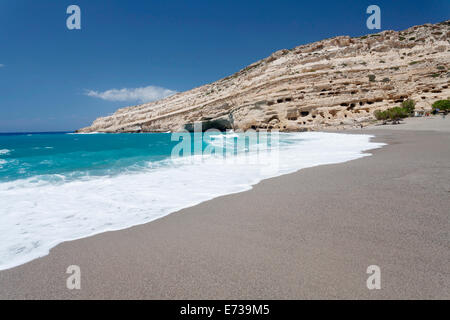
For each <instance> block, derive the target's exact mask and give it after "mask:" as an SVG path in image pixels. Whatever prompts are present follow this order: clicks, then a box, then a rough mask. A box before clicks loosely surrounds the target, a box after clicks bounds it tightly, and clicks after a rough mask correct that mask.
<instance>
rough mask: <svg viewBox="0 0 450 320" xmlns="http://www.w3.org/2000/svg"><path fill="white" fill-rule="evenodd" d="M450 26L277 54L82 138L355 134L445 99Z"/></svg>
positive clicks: (119, 116) (123, 115)
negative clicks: (351, 130)
mask: <svg viewBox="0 0 450 320" xmlns="http://www.w3.org/2000/svg"><path fill="white" fill-rule="evenodd" d="M449 64H450V20H448V21H445V22H441V23H438V24H425V25H421V26H414V27H411V28H409V29H407V30H404V31H399V32H396V31H391V30H388V31H383V32H380V33H377V34H371V35H367V36H362V37H358V38H350V37H348V36H340V37H335V38H331V39H326V40H322V41H318V42H314V43H311V44H307V45H302V46H298V47H295V48H293V49H291V50H286V49H284V50H280V51H277V52H275V53H273V54H272V55H271V56H269V57H267V58H265V59H263V60H260V61H258V62H255V63H253V64H251V65H250V66H248V67H246V68H244V69H242V70H241V71H239V72H237V73H235V74H233V75H231V76H229V77H226V78H224V79H221V80H218V81H216V82H213V83H211V84H207V85H204V86H201V87H198V88H195V89H192V90H189V91H186V92H181V93H177V94H175V95H172V96H170V97H168V98H165V99H163V100H159V101H154V102H151V103H145V104H141V105H137V106H131V107H126V108H122V109H119V110H117V111H116V112H115V113H114V114H113V115H111V116H107V117H102V118H98V119H97V120H95V121H94V122H93V123H92V125H91V126H90V127H86V128H83V129H80V130H78V131H77V132H80V133H87V132H166V131H179V130H183V129H187V130H192V128H193V123H194V122H196V121H201V122H202V123H203V129H205V130H206V129H209V128H217V129H219V130H226V129H234V130H237V131H238V130H247V129H250V128H252V129H269V130H270V129H278V130H280V131H304V130H325V129H327V128H333V129H340V128H348V127H354V126H359V125H361V124H364V123H368V122H370V121H372V120H373V119H374V116H373V112H374V111H375V110H384V109H387V108H391V107H393V106H397V105H399V104H400V103H401V102H402V101H403V100H405V99H414V100H415V101H416V109H422V110H427V109H431V104H432V103H433V102H434V101H435V100H438V99H446V98H447V97H449V96H450V89H449V87H448V86H449V82H450V70H449Z"/></svg>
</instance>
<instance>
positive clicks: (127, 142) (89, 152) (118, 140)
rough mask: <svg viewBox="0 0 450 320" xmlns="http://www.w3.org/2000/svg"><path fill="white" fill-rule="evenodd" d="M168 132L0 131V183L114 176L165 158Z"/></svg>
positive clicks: (171, 144) (168, 150)
mask: <svg viewBox="0 0 450 320" xmlns="http://www.w3.org/2000/svg"><path fill="white" fill-rule="evenodd" d="M177 143H178V141H171V135H170V134H169V133H148V134H70V133H25V134H0V159H1V160H2V161H1V162H0V182H5V181H11V180H16V179H23V178H30V177H33V176H42V175H48V176H49V177H50V176H51V175H55V174H58V176H56V177H55V179H60V178H61V177H63V176H64V177H65V178H66V179H76V178H80V177H82V176H101V175H114V174H119V173H122V172H126V171H135V170H140V169H142V168H145V167H147V166H148V163H149V162H157V161H161V160H164V159H167V158H169V157H170V155H171V151H172V149H173V147H174V146H175V145H176V144H177Z"/></svg>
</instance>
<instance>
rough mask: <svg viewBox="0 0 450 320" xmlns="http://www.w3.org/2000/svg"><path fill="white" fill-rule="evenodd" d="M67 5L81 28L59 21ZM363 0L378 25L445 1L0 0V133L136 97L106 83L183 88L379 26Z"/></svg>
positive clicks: (77, 121) (444, 10) (430, 15)
mask: <svg viewBox="0 0 450 320" xmlns="http://www.w3.org/2000/svg"><path fill="white" fill-rule="evenodd" d="M71 4H76V5H78V6H79V7H80V8H81V20H82V21H81V27H82V29H81V30H68V29H67V28H66V19H67V17H68V16H69V15H68V14H66V9H67V7H68V6H69V5H71ZM370 4H377V5H378V6H380V8H381V28H382V30H387V29H394V30H401V29H405V28H408V27H410V26H412V25H417V24H423V23H428V22H430V23H436V22H440V21H444V20H447V19H449V13H450V1H448V0H442V1H433V0H428V1H413V0H409V1H406V0H396V1H392V0H391V1H356V0H345V1H300V0H293V1H283V0H278V1H263V0H259V1H245V0H240V1H234V0H223V1H216V0H205V1H203V0H201V1H200V0H189V1H181V0H179V1H171V0H161V1H153V0H147V1H132V0H129V1H125V0H120V1H119V0H108V1H106V0H105V1H100V0H71V1H65V0H39V1H34V0H33V1H32V0H29V1H25V0H0V43H1V45H0V132H17V131H64V130H74V129H77V128H79V127H83V126H86V125H89V124H90V123H91V121H92V120H94V119H95V118H96V117H98V116H102V115H107V114H110V113H112V112H114V111H115V110H116V109H117V108H119V107H122V106H127V105H134V104H138V103H139V102H140V101H139V100H138V99H137V98H136V97H139V94H140V91H138V92H137V96H136V95H135V96H132V97H131V98H130V99H129V100H127V101H125V100H124V99H125V98H123V97H122V100H121V101H111V99H112V100H117V99H115V97H116V98H117V92H116V93H114V91H113V92H109V93H110V95H108V92H107V93H106V94H103V95H102V93H104V92H105V91H108V90H111V89H122V88H127V90H125V91H124V92H122V94H131V95H132V94H133V92H134V93H135V94H136V92H135V91H134V89H135V88H144V87H149V86H157V87H162V88H166V89H169V90H174V91H184V90H188V89H191V88H194V87H197V86H200V85H202V84H205V83H209V82H212V81H215V80H218V79H220V78H222V77H225V76H227V75H229V74H231V73H233V72H236V71H238V70H239V69H241V68H243V67H245V66H246V65H248V64H250V63H252V62H254V61H257V60H259V59H261V58H264V57H266V56H268V55H270V54H271V53H272V52H274V51H276V50H279V49H283V48H292V47H295V46H297V45H300V44H305V43H309V42H313V41H317V40H321V39H324V38H330V37H333V36H337V35H350V36H360V35H363V34H367V33H373V32H377V31H376V30H368V29H367V28H366V19H367V17H368V15H367V14H366V13H365V11H366V8H367V7H368V6H369V5H370ZM147 89H148V90H150V91H151V90H153V89H152V87H150V89H149V88H147ZM90 90H92V91H90ZM144 91H145V90H144ZM88 92H91V95H90V96H89V95H87V93H88ZM92 92H94V93H92ZM111 93H112V95H111ZM141 93H142V92H141ZM108 97H109V98H110V100H105V98H108ZM133 97H135V98H136V99H135V101H133Z"/></svg>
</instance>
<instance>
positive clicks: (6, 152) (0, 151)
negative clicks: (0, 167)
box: [0, 149, 11, 155]
mask: <svg viewBox="0 0 450 320" xmlns="http://www.w3.org/2000/svg"><path fill="white" fill-rule="evenodd" d="M10 153H11V150H8V149H0V155H8V154H10Z"/></svg>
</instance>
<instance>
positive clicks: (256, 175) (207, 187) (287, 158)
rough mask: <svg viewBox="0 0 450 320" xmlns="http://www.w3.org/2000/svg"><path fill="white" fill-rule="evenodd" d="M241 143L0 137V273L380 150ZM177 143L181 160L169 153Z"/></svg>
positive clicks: (314, 139) (330, 143)
mask: <svg viewBox="0 0 450 320" xmlns="http://www.w3.org/2000/svg"><path fill="white" fill-rule="evenodd" d="M242 138H243V134H236V133H227V134H224V133H211V134H206V135H205V136H204V137H203V138H202V137H201V135H200V140H199V139H194V134H185V135H184V136H183V139H180V137H179V136H177V135H176V134H174V135H172V134H170V133H149V134H70V133H57V134H34V133H30V134H0V270H2V269H7V268H11V267H14V266H17V265H20V264H22V263H26V262H28V261H30V260H32V259H35V258H37V257H41V256H43V255H45V254H47V253H48V252H49V250H50V249H51V248H52V247H54V246H56V245H57V244H59V243H61V242H63V241H68V240H73V239H79V238H83V237H87V236H90V235H94V234H97V233H100V232H105V231H110V230H119V229H124V228H127V227H130V226H134V225H138V224H142V223H146V222H149V221H152V220H155V219H158V218H161V217H163V216H165V215H167V214H170V213H172V212H175V211H177V210H180V209H183V208H186V207H189V206H193V205H195V204H198V203H201V202H203V201H206V200H210V199H213V198H215V197H218V196H221V195H226V194H231V193H236V192H242V191H245V190H249V189H250V188H251V187H252V185H254V184H256V183H258V182H259V181H261V180H262V179H266V178H271V177H275V176H279V175H282V174H286V173H290V172H294V171H297V170H299V169H302V168H307V167H312V166H317V165H322V164H331V163H339V162H344V161H348V160H353V159H357V158H360V157H364V156H367V155H368V154H367V153H364V151H365V150H369V149H373V148H377V147H379V146H381V144H378V143H373V142H371V141H370V136H368V135H348V134H335V133H320V132H306V133H292V134H280V135H279V136H276V139H275V138H274V137H270V138H268V137H267V135H265V134H262V135H260V136H259V137H258V138H256V139H255V135H254V134H250V135H249V137H248V138H249V139H248V140H245V139H244V140H243V139H242ZM184 139H186V140H184ZM181 141H185V142H186V143H183V146H184V147H185V148H184V149H183V152H181V154H183V157H173V156H172V153H173V151H174V150H177V152H175V154H180V152H178V151H179V150H178V149H177V148H179V147H180V145H181ZM242 141H246V142H245V143H242ZM275 142H277V143H275ZM187 149H189V150H190V151H191V154H189V152H186V153H185V152H184V150H187ZM230 150H231V152H230ZM212 151H214V152H212ZM224 151H225V152H224ZM224 154H225V156H224ZM299 183H302V182H299Z"/></svg>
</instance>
